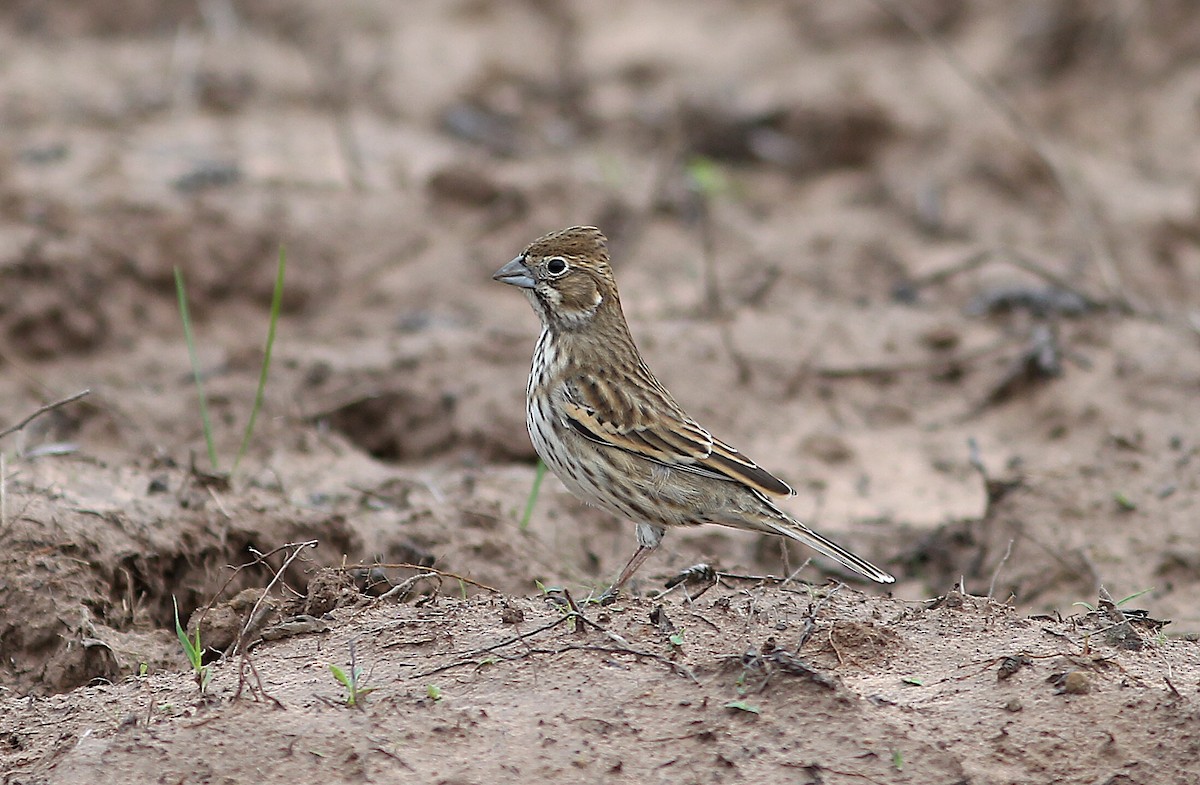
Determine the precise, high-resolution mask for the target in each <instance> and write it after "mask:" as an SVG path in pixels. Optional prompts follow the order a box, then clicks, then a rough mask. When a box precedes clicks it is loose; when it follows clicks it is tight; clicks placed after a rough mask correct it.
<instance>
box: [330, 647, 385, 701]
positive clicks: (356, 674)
mask: <svg viewBox="0 0 1200 785" xmlns="http://www.w3.org/2000/svg"><path fill="white" fill-rule="evenodd" d="M349 648H350V669H349V670H348V671H347V670H342V669H341V668H339V667H338V666H336V665H333V664H331V665H330V666H329V672H330V673H332V674H333V678H335V679H337V681H338V684H341V685H342V687H343V688H345V690H346V694H345V696H344V697H343V698H342V702H343V703H345V704H346V705H347V706H349V707H351V708H362V704H363V701H364V700H365V699H366V697H367V696H368V695H370V694H371V693H372V692H374V691H375V688H374V687H364V686H363V680H364V679H363V677H364V676H365V673H364V671H363V669H362V667H361V666H360V665H359V664H358V656H357V653H356V652H355V649H354V641H350V645H349Z"/></svg>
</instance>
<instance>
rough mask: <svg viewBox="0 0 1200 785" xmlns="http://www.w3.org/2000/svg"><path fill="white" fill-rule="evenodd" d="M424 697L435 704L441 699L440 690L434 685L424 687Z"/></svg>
mask: <svg viewBox="0 0 1200 785" xmlns="http://www.w3.org/2000/svg"><path fill="white" fill-rule="evenodd" d="M425 695H426V696H427V697H428V698H429V700H431V701H433V702H434V703H436V702H438V701H440V700H441V699H442V688H441V687H439V686H437V685H436V684H429V685H427V686H426V687H425Z"/></svg>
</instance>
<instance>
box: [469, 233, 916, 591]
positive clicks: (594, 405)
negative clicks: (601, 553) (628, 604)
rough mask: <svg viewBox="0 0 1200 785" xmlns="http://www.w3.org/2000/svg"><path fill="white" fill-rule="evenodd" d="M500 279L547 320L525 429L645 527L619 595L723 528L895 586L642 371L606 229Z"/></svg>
mask: <svg viewBox="0 0 1200 785" xmlns="http://www.w3.org/2000/svg"><path fill="white" fill-rule="evenodd" d="M492 278H493V279H495V280H497V281H501V282H503V283H507V284H512V285H513V286H518V287H520V288H521V289H522V290H523V291H524V292H525V296H526V297H527V298H528V299H529V303H530V305H532V306H533V310H534V311H536V312H537V315H538V317H539V318H540V319H541V321H542V334H541V337H540V338H538V342H537V347H536V348H535V349H534V351H533V367H532V369H531V371H530V374H529V387H528V389H527V395H528V397H527V401H526V407H525V421H526V425H527V426H528V427H529V437H530V439H532V441H533V446H534V449H536V450H537V453H538V455H540V456H541V458H542V460H543V461H545V463H546V465H547V466H549V467H550V469H551V470H552V471H553V472H554V473H555V474H556V475H558V478H559V479H560V480H562V482H563V484H564V485H566V486H567V488H569V489H570V490H571V492H572V493H574V494H575V495H576V496H578V497H579V498H580V499H582V500H583V501H585V502H587V503H589V504H593V505H595V506H597V507H601V508H603V509H605V510H608V511H609V512H612V513H614V514H616V515H623V516H625V517H627V518H632V519H633V520H635V521H637V540H638V549H637V551H636V552H635V553H634V554H633V557H632V558H631V559H630V560H629V563H628V564H626V565H625V569H623V570H621V574H620V575H619V576H618V577H617V580H616V583H614V584H613V585H612V588H611V589H610V590H609V592H608V594H609V596H612V595H614V594H615V592H616V591H617V590H619V589H620V588H621V587H622V586H624V584H625V582H626V581H628V580H629V578H630V576H632V575H633V574H634V572H635V571H637V569H638V567H640V566H641V565H642V562H644V561H645V560H646V557H647V556H649V555H650V553H651V551H653V550H654V549H655V548H657V547H658V545H659V543H660V542H661V541H662V538H663V534H665V533H666V529H667V527H669V526H692V525H698V524H701V523H719V524H721V525H723V526H732V527H733V528H736V529H746V530H748V531H756V532H765V533H768V534H780V535H783V536H785V537H791V538H792V539H793V540H798V541H800V542H802V543H804V544H805V545H808V546H809V547H810V548H813V549H814V550H816V551H817V552H819V553H822V554H824V555H826V556H828V557H830V558H832V559H835V560H836V561H839V562H841V563H842V564H844V565H846V566H847V567H849V568H850V569H852V570H854V571H855V572H858V573H861V574H862V575H865V576H866V577H868V578H870V579H871V580H874V581H878V582H879V583H892V582H894V581H895V580H896V579H895V578H893V577H892V576H891V575H889V574H888V573H886V572H884V571H883V570H881V569H879V568H878V567H876V566H875V565H873V564H871V563H869V562H867V561H866V560H864V559H861V558H859V557H858V556H855V555H854V554H853V553H850V552H849V551H847V550H846V549H844V548H842V547H841V546H839V545H837V544H836V543H833V542H831V541H829V540H827V539H826V538H824V537H822V536H821V535H820V534H817V533H816V532H815V531H813V530H812V529H810V528H808V527H807V526H805V525H804V524H803V523H800V522H799V521H797V520H796V519H794V518H792V517H791V516H790V515H788V514H787V513H786V512H784V511H783V510H781V509H779V508H778V507H776V506H775V504H774V503H773V502H772V501H771V499H770V497H771V496H790V495H793V494H794V493H795V491H793V490H792V489H791V488H790V487H789V486H788V485H787V483H785V482H783V481H782V480H779V479H777V478H776V477H774V476H772V475H771V474H770V473H768V472H767V471H765V470H764V469H761V468H759V466H758V465H757V464H755V463H754V462H753V461H751V460H749V459H748V458H746V456H744V455H742V454H741V453H740V452H738V451H737V450H735V449H734V448H733V447H730V446H729V445H728V444H725V443H724V442H722V441H720V440H719V439H716V438H714V437H713V436H712V434H710V433H709V432H708V431H706V430H705V429H704V428H702V427H700V425H699V424H698V423H697V422H696V421H695V420H693V419H692V418H691V417H689V416H688V415H687V414H686V413H685V412H684V411H683V409H682V408H681V407H680V406H679V404H677V403H676V402H675V399H674V398H673V397H671V394H670V393H669V392H667V390H666V388H665V387H663V386H662V385H661V384H659V382H658V380H657V379H655V378H654V374H652V373H650V369H649V368H647V367H646V363H645V362H643V361H642V356H641V354H639V353H638V350H637V346H635V345H634V343H633V337H632V336H631V335H630V334H629V325H628V324H626V322H625V314H624V313H623V312H622V311H621V300H620V297H619V296H618V295H617V284H616V281H615V280H614V279H613V274H612V269H611V268H610V267H609V264H608V247H607V240H606V239H605V237H604V235H603V234H602V233H601V232H600V230H599V229H597V228H595V227H592V226H575V227H572V228H570V229H564V230H562V231H560V232H553V233H551V234H548V235H546V236H545V237H540V238H538V239H537V240H534V241H533V242H532V243H530V244H529V246H528V247H527V248H526V249H525V250H524V251H523V252H522V253H521V255H520V256H518V257H517V258H515V259H513V260H512V261H511V262H509V263H508V264H506V265H504V266H503V267H501V268H500V269H499V270H498V271H497V272H496V274H495V275H493V276H492Z"/></svg>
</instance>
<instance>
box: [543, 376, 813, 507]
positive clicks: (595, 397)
mask: <svg viewBox="0 0 1200 785" xmlns="http://www.w3.org/2000/svg"><path fill="white" fill-rule="evenodd" d="M623 381H624V383H623V384H620V385H618V384H614V383H612V382H611V381H609V380H607V379H597V378H595V377H587V378H576V379H573V380H570V381H568V382H567V383H566V384H565V385H564V388H563V389H564V392H565V400H564V402H563V412H564V414H565V416H566V419H567V424H568V425H570V426H571V427H572V428H574V429H575V431H576V432H578V433H579V434H581V435H583V436H585V437H586V438H588V439H591V440H592V441H594V442H597V443H599V444H604V445H607V446H609V447H615V448H617V449H620V450H624V451H626V452H628V453H632V454H633V455H637V456H640V457H642V458H645V459H647V460H650V461H654V462H655V463H659V464H662V465H664V466H670V467H672V468H676V469H680V470H682V471H688V472H693V473H695V474H701V475H704V476H706V477H712V478H714V479H719V480H727V481H729V482H740V483H742V484H744V485H747V486H749V487H751V488H753V489H755V490H757V491H759V492H761V493H764V494H768V495H773V496H788V495H791V494H793V493H795V491H793V490H792V489H791V487H790V486H788V484H787V483H785V482H783V481H782V480H780V479H778V478H777V477H775V476H774V475H772V474H771V473H770V472H768V471H766V470H765V469H763V468H761V467H760V466H759V465H758V464H756V463H754V461H751V460H750V459H749V458H747V457H746V456H744V455H742V454H741V453H740V452H738V451H737V450H736V449H734V448H733V447H731V446H729V445H728V444H726V443H725V442H722V441H720V440H719V439H715V438H713V435H712V434H711V433H709V432H708V431H706V430H705V429H704V428H702V427H700V425H699V424H698V423H696V421H695V420H693V419H692V418H690V417H688V416H687V414H686V413H684V411H683V409H682V408H680V406H679V404H677V403H676V402H675V400H674V399H673V398H672V397H671V394H670V393H668V392H667V391H666V389H664V388H663V387H662V386H661V385H659V384H658V382H656V381H654V379H653V377H649V382H650V384H647V380H645V379H640V378H639V379H636V380H634V379H628V380H623ZM639 382H640V384H639ZM628 389H635V390H637V391H638V393H639V398H638V400H637V402H636V403H635V402H634V401H633V400H632V399H631V397H630V396H629V395H628V394H627V393H625V392H624V391H625V390H628Z"/></svg>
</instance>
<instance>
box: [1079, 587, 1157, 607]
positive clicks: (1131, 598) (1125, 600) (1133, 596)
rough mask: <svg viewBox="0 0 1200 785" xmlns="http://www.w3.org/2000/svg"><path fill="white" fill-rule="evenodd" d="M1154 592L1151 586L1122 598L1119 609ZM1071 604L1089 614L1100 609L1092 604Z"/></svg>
mask: <svg viewBox="0 0 1200 785" xmlns="http://www.w3.org/2000/svg"><path fill="white" fill-rule="evenodd" d="M1152 591H1154V587H1153V586H1151V587H1150V588H1149V589H1142V590H1141V591H1135V592H1134V593H1133V594H1130V595H1129V596H1128V597H1122V598H1121V599H1119V600H1117V607H1118V608H1120V607H1121V606H1122V605H1125V604H1126V603H1129V602H1133V601H1134V600H1136V599H1137V598H1138V597H1141V596H1142V595H1143V594H1149V593H1150V592H1152ZM1071 604H1072V605H1078V606H1079V607H1081V608H1084V609H1086V610H1087V612H1088V613H1096V612H1097V611H1098V610H1099V608H1097V607H1096V606H1095V605H1092V604H1091V603H1090V602H1073V603H1071Z"/></svg>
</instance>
